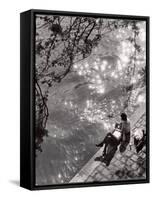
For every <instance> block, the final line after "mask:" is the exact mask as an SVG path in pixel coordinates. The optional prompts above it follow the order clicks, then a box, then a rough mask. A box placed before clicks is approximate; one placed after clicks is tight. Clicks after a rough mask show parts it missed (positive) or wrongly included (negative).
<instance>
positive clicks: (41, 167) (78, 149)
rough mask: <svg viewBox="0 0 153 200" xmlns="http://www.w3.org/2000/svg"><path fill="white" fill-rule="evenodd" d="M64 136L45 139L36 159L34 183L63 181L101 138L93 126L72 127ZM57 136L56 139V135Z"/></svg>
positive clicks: (66, 180)
mask: <svg viewBox="0 0 153 200" xmlns="http://www.w3.org/2000/svg"><path fill="white" fill-rule="evenodd" d="M67 135H68V136H63V137H62V136H61V137H58V136H56V138H55V136H51V135H50V134H49V136H48V137H46V138H45V140H44V142H43V145H42V149H43V152H42V153H40V154H39V155H37V158H36V166H37V169H36V177H37V179H36V183H37V184H38V185H43V184H44V185H45V184H57V183H67V182H69V181H70V179H71V178H72V177H73V176H74V175H75V174H76V173H77V172H78V171H79V169H81V167H82V166H83V165H84V164H85V163H86V162H87V161H88V160H89V159H90V158H91V157H92V155H93V154H94V153H95V152H96V151H97V148H96V147H95V143H96V142H98V141H99V140H100V138H101V139H103V137H104V135H105V132H104V130H103V132H102V133H101V136H100V135H99V133H98V132H97V131H96V129H95V127H94V125H90V126H87V127H84V129H76V130H73V131H72V132H70V131H69V130H67ZM57 137H58V138H57Z"/></svg>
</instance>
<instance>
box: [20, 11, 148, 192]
mask: <svg viewBox="0 0 153 200" xmlns="http://www.w3.org/2000/svg"><path fill="white" fill-rule="evenodd" d="M20 22H21V23H20V28H21V29H20V30H21V33H20V44H21V51H20V55H21V56H20V60H21V137H20V138H21V140H20V155H21V156H20V163H21V165H20V185H21V186H22V187H24V188H27V189H30V190H37V189H52V188H67V187H85V186H101V185H117V184H129V183H130V184H132V183H148V182H149V17H147V16H129V15H112V14H97V13H80V12H64V11H46V10H29V11H26V12H23V13H21V16H20Z"/></svg>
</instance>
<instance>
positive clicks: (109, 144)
mask: <svg viewBox="0 0 153 200" xmlns="http://www.w3.org/2000/svg"><path fill="white" fill-rule="evenodd" d="M119 143H120V140H117V139H116V138H115V136H114V135H112V133H108V134H107V135H106V137H105V138H104V140H103V141H102V142H101V143H100V144H99V145H97V146H99V147H102V146H103V145H105V147H104V150H103V160H102V162H104V163H106V165H107V166H108V165H109V164H110V162H111V160H112V158H113V157H114V154H115V152H116V151H117V147H118V145H119Z"/></svg>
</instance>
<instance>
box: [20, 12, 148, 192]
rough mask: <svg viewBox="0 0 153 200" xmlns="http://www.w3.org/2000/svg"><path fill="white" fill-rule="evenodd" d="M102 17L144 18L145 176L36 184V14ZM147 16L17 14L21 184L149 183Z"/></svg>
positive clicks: (47, 186) (88, 184) (87, 184)
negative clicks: (127, 178) (138, 178)
mask: <svg viewBox="0 0 153 200" xmlns="http://www.w3.org/2000/svg"><path fill="white" fill-rule="evenodd" d="M36 14H40V15H41V14H45V15H60V16H85V17H102V18H108V19H127V20H142V21H145V22H146V132H147V137H146V155H147V157H146V179H143V180H141V179H140V180H120V181H113V182H112V181H106V182H98V181H97V182H87V183H64V184H54V185H36V184H35V176H36V172H35V93H34V91H35V90H34V89H35V67H34V66H35V34H36V30H35V16H36ZM149 20H150V18H149V17H148V16H132V15H115V14H100V13H82V12H69V11H51V10H35V9H32V10H29V11H26V12H23V13H21V14H20V186H21V187H24V188H27V189H29V190H41V189H58V188H74V187H90V186H106V185H122V184H139V183H149V179H150V178H149V104H150V103H149V41H150V39H149V24H150V22H149Z"/></svg>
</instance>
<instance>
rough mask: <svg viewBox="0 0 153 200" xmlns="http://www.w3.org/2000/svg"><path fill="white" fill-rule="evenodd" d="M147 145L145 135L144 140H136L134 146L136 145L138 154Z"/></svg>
mask: <svg viewBox="0 0 153 200" xmlns="http://www.w3.org/2000/svg"><path fill="white" fill-rule="evenodd" d="M145 143H146V136H145V135H143V138H142V139H141V140H139V139H136V138H134V145H135V148H136V152H137V153H139V152H140V151H141V150H142V148H143V147H144V145H145Z"/></svg>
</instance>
